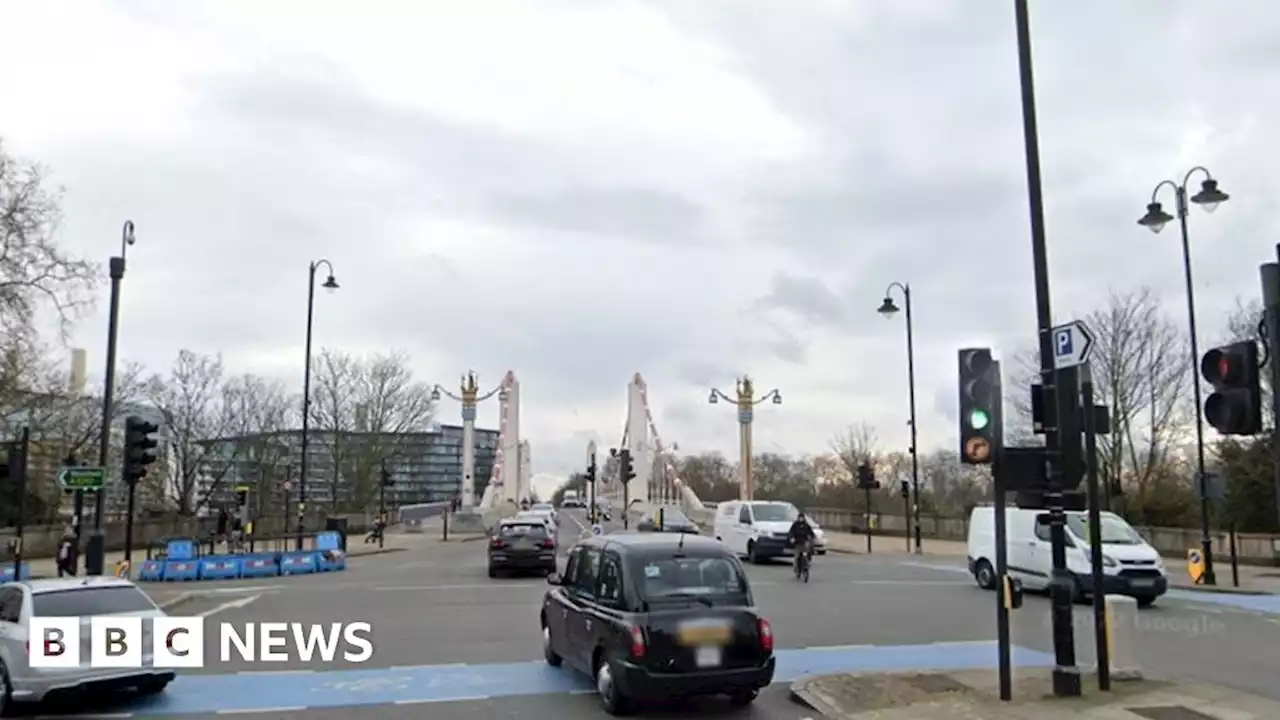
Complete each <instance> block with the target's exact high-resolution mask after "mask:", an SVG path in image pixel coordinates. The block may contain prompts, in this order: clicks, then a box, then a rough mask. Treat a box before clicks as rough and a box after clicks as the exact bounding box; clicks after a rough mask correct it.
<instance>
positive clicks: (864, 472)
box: [858, 463, 880, 490]
mask: <svg viewBox="0 0 1280 720" xmlns="http://www.w3.org/2000/svg"><path fill="white" fill-rule="evenodd" d="M858 487H859V488H860V489H862V490H879V489H880V481H879V480H876V471H875V468H873V467H871V464H870V463H862V464H861V465H859V466H858Z"/></svg>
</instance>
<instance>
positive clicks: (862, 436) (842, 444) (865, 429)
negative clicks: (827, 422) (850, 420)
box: [831, 422, 880, 478]
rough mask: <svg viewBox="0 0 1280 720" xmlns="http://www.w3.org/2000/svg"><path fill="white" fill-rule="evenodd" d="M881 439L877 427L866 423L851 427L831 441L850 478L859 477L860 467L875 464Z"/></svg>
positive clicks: (833, 449)
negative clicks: (864, 464)
mask: <svg viewBox="0 0 1280 720" xmlns="http://www.w3.org/2000/svg"><path fill="white" fill-rule="evenodd" d="M879 445H880V439H879V437H878V436H877V435H876V429H875V426H873V425H871V424H870V423H866V422H859V423H854V424H852V425H850V426H849V427H847V428H845V429H844V430H842V431H841V432H840V433H838V434H837V435H836V436H835V437H834V438H832V439H831V450H832V452H834V453H835V455H836V457H837V458H839V459H840V462H841V464H843V465H844V468H845V470H846V471H848V473H849V477H851V478H856V477H857V476H858V466H859V465H862V464H863V463H870V464H872V465H874V464H875V462H876V460H877V459H878V454H879Z"/></svg>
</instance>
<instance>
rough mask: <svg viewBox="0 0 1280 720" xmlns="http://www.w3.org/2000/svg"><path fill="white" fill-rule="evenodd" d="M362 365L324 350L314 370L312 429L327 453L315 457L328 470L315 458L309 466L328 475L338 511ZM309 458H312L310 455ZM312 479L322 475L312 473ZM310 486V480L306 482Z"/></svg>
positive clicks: (347, 460)
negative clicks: (317, 460)
mask: <svg viewBox="0 0 1280 720" xmlns="http://www.w3.org/2000/svg"><path fill="white" fill-rule="evenodd" d="M360 372H361V368H360V363H359V362H358V361H357V360H356V359H355V358H353V357H351V356H350V355H347V354H346V353H343V352H340V351H337V350H322V351H321V352H320V354H319V355H318V356H316V357H315V358H314V360H313V361H312V367H311V404H310V415H311V418H310V420H311V425H312V427H314V428H315V429H316V430H317V431H318V433H319V434H320V436H321V438H323V440H322V442H321V443H320V444H321V446H322V447H323V450H317V452H315V453H314V455H317V456H321V457H324V458H325V460H326V461H327V462H326V463H325V465H327V467H315V465H314V464H313V463H312V462H311V458H310V457H308V458H307V462H308V464H309V465H311V467H312V468H314V470H318V471H320V473H326V474H327V475H328V478H327V479H328V480H329V489H330V500H329V502H330V504H331V506H332V507H333V508H334V509H335V510H336V509H337V508H338V506H339V503H340V502H341V501H342V499H343V497H342V495H343V493H342V477H343V472H344V471H346V470H347V469H348V465H349V464H350V463H349V459H350V458H351V457H353V456H355V455H357V454H358V453H354V452H352V449H351V448H350V446H349V444H348V441H349V440H350V438H349V437H348V436H349V435H350V434H351V433H352V432H354V430H355V428H356V397H357V395H358V392H359V386H360ZM309 454H312V453H310V452H309ZM307 474H308V475H311V476H313V477H314V476H316V475H318V474H319V473H317V472H313V471H311V470H309V471H308V473H307ZM301 481H302V482H306V483H308V485H310V484H311V483H310V478H302V479H301Z"/></svg>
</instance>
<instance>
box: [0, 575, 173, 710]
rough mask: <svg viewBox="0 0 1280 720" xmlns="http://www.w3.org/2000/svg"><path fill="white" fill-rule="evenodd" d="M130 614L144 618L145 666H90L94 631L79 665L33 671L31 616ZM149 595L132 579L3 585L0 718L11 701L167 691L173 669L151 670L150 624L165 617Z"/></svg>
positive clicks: (85, 632)
mask: <svg viewBox="0 0 1280 720" xmlns="http://www.w3.org/2000/svg"><path fill="white" fill-rule="evenodd" d="M91 615H125V616H130V617H141V618H144V622H143V631H144V633H145V634H146V637H144V638H143V643H144V644H143V646H142V647H143V648H144V650H143V656H142V665H143V666H142V667H135V668H101V667H95V668H90V667H89V658H90V652H89V642H90V633H89V628H88V627H85V628H83V631H82V633H81V643H82V644H83V646H82V648H81V654H80V658H81V661H80V666H79V667H76V668H32V667H30V666H29V665H28V664H27V641H28V639H29V638H28V628H29V626H30V621H31V618H32V617H84V620H82V621H81V622H82V623H84V624H87V623H88V622H89V619H88V617H87V616H91ZM165 615H166V613H165V612H164V610H161V609H160V608H159V607H158V606H156V604H155V602H153V601H152V600H151V598H149V597H147V594H146V593H144V592H142V591H141V590H139V589H138V587H137V586H136V585H134V584H133V583H131V582H129V581H128V580H122V579H118V578H113V577H88V578H59V579H49V580H24V581H22V582H11V583H4V584H2V585H0V715H4V713H5V711H6V710H9V709H10V706H11V705H12V703H16V702H23V703H28V702H30V703H35V702H40V701H42V700H45V699H46V698H53V697H55V696H64V695H69V696H77V695H80V694H83V695H84V696H85V697H86V698H95V697H98V696H100V695H101V694H103V693H108V692H111V691H113V690H124V689H128V688H132V689H135V690H136V691H138V692H139V693H142V694H148V695H149V694H155V693H159V692H162V691H163V690H164V689H165V687H166V686H167V685H168V684H169V683H170V682H171V681H172V680H173V678H174V671H173V670H171V669H166V668H155V667H152V666H151V665H152V655H151V650H150V648H151V638H150V634H151V623H149V622H145V618H155V617H164V616H165Z"/></svg>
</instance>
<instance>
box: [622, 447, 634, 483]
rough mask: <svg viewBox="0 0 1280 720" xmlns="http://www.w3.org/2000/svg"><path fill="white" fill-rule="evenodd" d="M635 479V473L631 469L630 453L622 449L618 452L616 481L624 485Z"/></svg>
mask: <svg viewBox="0 0 1280 720" xmlns="http://www.w3.org/2000/svg"><path fill="white" fill-rule="evenodd" d="M635 478H636V471H635V469H634V468H632V467H631V451H630V450H628V449H626V448H623V449H621V450H619V451H618V479H619V480H621V481H622V484H623V485H626V484H627V483H629V482H631V481H632V480H635Z"/></svg>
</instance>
